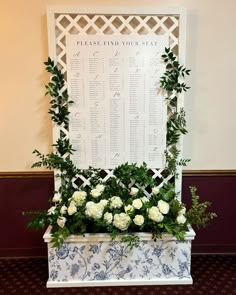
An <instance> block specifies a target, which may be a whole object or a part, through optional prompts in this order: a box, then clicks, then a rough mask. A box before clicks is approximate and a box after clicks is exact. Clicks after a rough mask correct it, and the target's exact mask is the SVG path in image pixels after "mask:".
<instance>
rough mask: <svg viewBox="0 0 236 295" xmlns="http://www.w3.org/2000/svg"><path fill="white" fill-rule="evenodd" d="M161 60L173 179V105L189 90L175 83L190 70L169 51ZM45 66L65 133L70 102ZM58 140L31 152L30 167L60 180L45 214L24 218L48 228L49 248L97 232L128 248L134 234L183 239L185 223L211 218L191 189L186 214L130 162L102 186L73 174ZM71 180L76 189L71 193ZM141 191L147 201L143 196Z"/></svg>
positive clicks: (179, 112) (176, 113)
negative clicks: (47, 148) (34, 159)
mask: <svg viewBox="0 0 236 295" xmlns="http://www.w3.org/2000/svg"><path fill="white" fill-rule="evenodd" d="M162 58H163V60H164V62H165V63H166V72H165V73H164V75H163V76H162V77H161V79H160V85H161V87H162V88H163V90H164V91H165V92H166V93H167V96H166V100H167V102H168V108H169V115H168V118H169V119H168V122H167V150H166V152H165V153H166V169H165V171H164V174H165V175H174V176H175V177H176V176H177V167H178V166H179V165H181V166H185V165H186V164H187V162H188V161H189V160H181V159H179V155H180V150H179V149H178V148H177V143H178V142H179V139H180V136H181V135H184V134H186V133H187V129H186V120H185V112H184V109H183V108H180V109H178V106H177V95H178V94H179V93H181V92H183V91H186V90H187V89H188V88H189V87H188V86H186V84H185V83H184V82H183V81H181V79H183V78H184V77H185V76H186V75H189V73H190V70H187V69H186V68H185V67H184V66H182V65H180V64H179V62H178V61H177V58H176V56H175V55H174V54H173V53H172V52H171V50H170V49H165V53H164V54H163V55H162ZM45 65H46V70H47V71H48V72H49V73H50V74H51V75H52V77H51V80H50V82H49V83H48V85H46V89H47V92H46V95H47V94H49V95H50V97H51V101H50V109H49V113H50V114H51V119H52V121H53V122H55V124H56V125H58V126H63V128H65V129H67V130H68V127H69V111H68V106H69V105H70V104H71V103H73V101H71V100H70V99H69V97H68V94H67V89H66V87H65V80H64V75H63V74H62V72H61V71H60V70H59V69H58V67H57V66H56V65H55V64H54V62H53V61H52V60H51V59H50V58H48V61H47V62H45ZM61 135H62V136H61V137H60V138H59V139H58V140H57V141H56V143H55V144H54V145H53V147H54V152H52V153H49V154H47V155H43V154H42V153H40V152H39V151H38V150H34V151H33V153H34V154H35V155H36V156H37V157H38V159H39V160H38V161H37V162H36V163H34V164H33V166H32V167H42V166H44V167H46V168H47V169H50V170H55V171H56V177H58V178H60V187H59V188H58V190H57V191H55V192H54V195H53V196H52V197H51V198H50V200H49V202H50V208H49V209H48V210H42V211H37V212H26V213H25V214H29V215H33V218H32V220H31V221H30V222H29V223H28V226H29V227H34V228H36V229H39V228H44V226H45V225H47V224H50V225H52V226H53V232H52V243H53V244H54V246H55V247H60V246H61V245H62V244H63V242H64V240H65V239H66V238H67V237H68V236H69V235H70V234H85V233H98V232H108V233H110V235H111V237H112V238H113V239H115V238H116V237H117V236H118V235H120V234H121V233H122V234H123V235H122V241H123V242H126V243H128V245H129V247H131V248H132V247H135V246H136V245H137V243H138V241H139V239H138V237H137V236H136V235H135V234H134V233H135V232H149V233H152V236H153V239H154V240H155V239H157V238H160V237H161V236H162V234H163V233H169V234H172V235H174V236H176V238H177V239H179V240H184V236H185V232H186V231H187V230H188V224H189V223H190V224H192V225H194V224H195V225H196V226H197V227H200V226H205V225H206V224H207V222H208V221H209V220H210V219H212V218H214V217H215V216H216V215H215V214H214V213H207V212H206V209H207V208H208V207H209V205H210V203H209V202H204V203H200V202H199V197H198V196H196V190H195V189H194V188H191V194H192V207H191V208H190V209H189V210H188V211H187V212H186V207H185V205H184V204H183V203H181V202H180V201H179V200H178V196H177V193H176V191H175V185H174V184H173V183H170V182H167V183H163V184H162V186H161V185H159V183H157V181H156V180H155V179H153V178H152V175H151V174H150V171H149V169H148V167H147V165H146V164H145V163H143V164H142V165H140V166H137V165H136V164H135V163H134V164H128V163H124V164H122V165H119V166H118V167H116V168H115V169H114V171H113V177H110V178H108V179H107V180H106V181H104V180H103V177H102V176H103V173H104V171H103V170H101V169H95V168H93V167H89V169H85V170H81V169H79V168H78V167H76V166H75V165H74V164H73V162H72V161H71V160H70V155H71V154H73V152H74V149H73V147H72V145H71V144H70V141H69V140H68V139H67V138H66V137H65V136H63V134H61ZM78 175H80V177H83V176H84V177H85V178H86V179H88V178H89V184H84V183H83V181H81V182H80V181H79V178H78ZM75 179H77V181H78V183H76V184H77V187H78V189H75V184H74V180H75ZM147 191H149V195H148V197H147V196H146V195H145V194H147V193H146V192H147Z"/></svg>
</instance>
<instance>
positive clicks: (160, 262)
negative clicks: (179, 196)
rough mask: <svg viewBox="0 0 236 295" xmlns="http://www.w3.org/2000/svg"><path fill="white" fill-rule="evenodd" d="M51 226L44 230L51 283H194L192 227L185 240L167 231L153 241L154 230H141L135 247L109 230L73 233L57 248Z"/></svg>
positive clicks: (58, 285) (64, 285) (63, 284)
mask: <svg viewBox="0 0 236 295" xmlns="http://www.w3.org/2000/svg"><path fill="white" fill-rule="evenodd" d="M50 230H51V228H50V227H49V228H48V229H47V231H46V232H45V234H44V241H45V242H46V243H48V267H49V279H48V282H47V287H84V286H118V285H167V284H192V277H191V273H190V269H191V242H192V240H193V239H194V237H195V233H194V231H193V229H192V228H190V229H189V232H187V234H186V241H184V242H182V241H177V240H176V239H175V238H174V237H173V236H171V235H167V234H166V235H163V237H162V239H159V240H157V241H153V240H152V235H151V234H147V233H138V234H137V235H138V236H139V237H140V243H139V246H138V247H137V248H133V249H132V250H130V249H129V247H128V246H127V244H126V243H123V242H120V241H119V239H116V240H115V241H112V240H111V238H110V236H109V235H108V234H86V235H85V236H80V235H78V236H77V235H71V236H70V237H69V238H68V239H67V240H66V242H65V244H64V245H63V246H62V247H61V248H60V249H59V250H57V249H55V248H52V247H51V244H50V241H51V234H50Z"/></svg>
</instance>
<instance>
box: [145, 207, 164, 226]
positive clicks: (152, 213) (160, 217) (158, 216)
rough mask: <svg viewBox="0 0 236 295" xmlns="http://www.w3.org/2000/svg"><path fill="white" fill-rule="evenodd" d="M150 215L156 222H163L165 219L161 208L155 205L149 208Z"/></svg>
mask: <svg viewBox="0 0 236 295" xmlns="http://www.w3.org/2000/svg"><path fill="white" fill-rule="evenodd" d="M148 217H149V218H150V219H151V220H153V221H155V222H161V221H162V220H163V219H164V216H163V215H162V214H161V212H160V210H159V209H158V208H157V207H155V206H153V207H151V208H150V209H148Z"/></svg>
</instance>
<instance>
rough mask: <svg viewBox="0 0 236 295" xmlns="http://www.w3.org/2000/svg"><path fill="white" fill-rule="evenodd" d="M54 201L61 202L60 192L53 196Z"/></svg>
mask: <svg viewBox="0 0 236 295" xmlns="http://www.w3.org/2000/svg"><path fill="white" fill-rule="evenodd" d="M52 201H53V202H54V203H57V202H61V195H59V194H58V193H57V194H55V195H54V196H53V198H52Z"/></svg>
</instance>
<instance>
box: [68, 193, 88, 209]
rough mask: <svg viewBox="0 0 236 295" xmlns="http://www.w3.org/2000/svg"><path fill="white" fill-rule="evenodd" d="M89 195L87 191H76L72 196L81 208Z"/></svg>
mask: <svg viewBox="0 0 236 295" xmlns="http://www.w3.org/2000/svg"><path fill="white" fill-rule="evenodd" d="M86 196H87V193H86V192H85V191H76V192H74V193H73V195H72V199H73V200H74V201H75V203H76V205H77V206H81V205H82V204H83V203H84V201H85V200H86Z"/></svg>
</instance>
